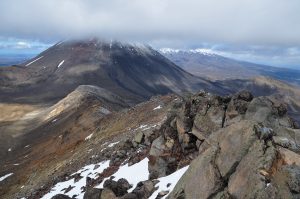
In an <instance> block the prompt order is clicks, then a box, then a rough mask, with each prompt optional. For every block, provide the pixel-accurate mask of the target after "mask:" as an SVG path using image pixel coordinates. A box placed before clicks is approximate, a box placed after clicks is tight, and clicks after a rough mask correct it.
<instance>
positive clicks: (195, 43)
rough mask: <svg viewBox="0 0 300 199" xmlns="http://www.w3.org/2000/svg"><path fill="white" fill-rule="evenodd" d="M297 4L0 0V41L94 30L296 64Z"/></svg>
mask: <svg viewBox="0 0 300 199" xmlns="http://www.w3.org/2000/svg"><path fill="white" fill-rule="evenodd" d="M299 7H300V2H299V1H297V0H285V1H283V0H280V1H272V0H243V1H240V0H225V1H218V0H210V1H204V0H185V1H182V0H111V1H103V0H100V1H97V0H63V1H61V0H50V1H38V0H3V1H1V2H0V38H1V41H0V46H1V45H2V46H3V45H6V43H7V39H8V38H16V40H21V41H17V42H23V44H24V43H25V42H26V43H28V47H29V49H33V48H35V46H34V45H32V44H31V42H32V41H34V42H36V41H38V42H40V43H42V44H48V45H49V44H52V43H55V42H57V41H60V40H63V39H69V38H81V37H95V36H97V37H101V38H106V39H119V40H129V41H137V42H144V43H150V44H151V45H152V46H154V47H156V48H162V47H170V48H202V47H203V46H204V47H205V48H209V49H211V50H215V51H221V52H222V53H225V54H227V55H230V56H231V55H233V56H234V57H235V56H236V58H237V59H246V60H247V61H252V60H257V61H259V62H261V63H264V64H268V63H270V64H272V65H279V66H292V67H296V66H297V63H299V61H300V48H299V46H300V37H299V35H300V25H299V19H300V12H299ZM17 42H15V43H16V44H17ZM19 44H21V45H16V46H19V47H26V45H22V43H19ZM284 57H285V58H284Z"/></svg>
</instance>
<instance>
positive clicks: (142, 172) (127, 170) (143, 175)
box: [96, 158, 149, 192]
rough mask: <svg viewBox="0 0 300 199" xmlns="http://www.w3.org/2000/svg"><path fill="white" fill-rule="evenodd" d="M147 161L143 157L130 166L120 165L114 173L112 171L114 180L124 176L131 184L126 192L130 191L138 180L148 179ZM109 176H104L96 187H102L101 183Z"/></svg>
mask: <svg viewBox="0 0 300 199" xmlns="http://www.w3.org/2000/svg"><path fill="white" fill-rule="evenodd" d="M148 162H149V159H148V158H145V159H143V160H141V161H140V162H138V163H136V164H134V165H131V166H128V164H125V165H123V166H120V168H119V170H118V171H117V172H116V173H114V174H113V175H112V176H114V177H115V178H114V180H115V181H117V180H119V179H121V178H125V179H126V180H127V181H128V182H129V184H131V185H132V188H131V189H129V190H128V192H131V191H132V190H133V189H134V188H135V187H136V185H137V184H138V183H139V182H140V181H145V180H148V176H149V171H148ZM109 178H110V177H107V178H105V179H104V180H103V181H102V183H101V184H99V185H98V186H96V188H103V184H104V182H105V180H107V179H109Z"/></svg>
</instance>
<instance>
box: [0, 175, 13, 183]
mask: <svg viewBox="0 0 300 199" xmlns="http://www.w3.org/2000/svg"><path fill="white" fill-rule="evenodd" d="M11 175H13V173H9V174H6V175H4V176H2V177H0V182H2V181H3V180H5V179H6V178H8V177H9V176H11Z"/></svg>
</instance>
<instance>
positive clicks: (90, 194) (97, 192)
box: [83, 187, 102, 199]
mask: <svg viewBox="0 0 300 199" xmlns="http://www.w3.org/2000/svg"><path fill="white" fill-rule="evenodd" d="M101 192H102V190H101V189H96V188H91V187H88V188H87V190H86V192H85V193H84V195H83V199H99V198H100V196H101Z"/></svg>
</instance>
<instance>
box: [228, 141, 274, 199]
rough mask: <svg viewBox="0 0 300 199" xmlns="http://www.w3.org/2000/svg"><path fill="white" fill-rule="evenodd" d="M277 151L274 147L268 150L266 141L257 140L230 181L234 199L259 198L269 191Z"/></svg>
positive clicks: (230, 189) (230, 191)
mask: <svg viewBox="0 0 300 199" xmlns="http://www.w3.org/2000/svg"><path fill="white" fill-rule="evenodd" d="M274 160H276V150H275V148H274V147H273V146H270V147H268V148H266V146H265V143H264V141H261V140H257V141H255V143H254V144H253V145H252V147H251V148H250V149H249V152H248V153H247V155H245V157H244V158H243V159H242V160H241V162H240V163H239V164H238V166H237V168H236V170H235V172H234V173H233V174H232V175H231V176H230V178H229V181H228V192H229V194H230V195H231V196H232V197H233V198H245V199H247V198H249V199H250V198H257V197H258V196H259V195H261V194H262V192H265V191H267V190H266V187H267V183H269V181H270V171H271V168H272V165H273V162H274Z"/></svg>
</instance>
